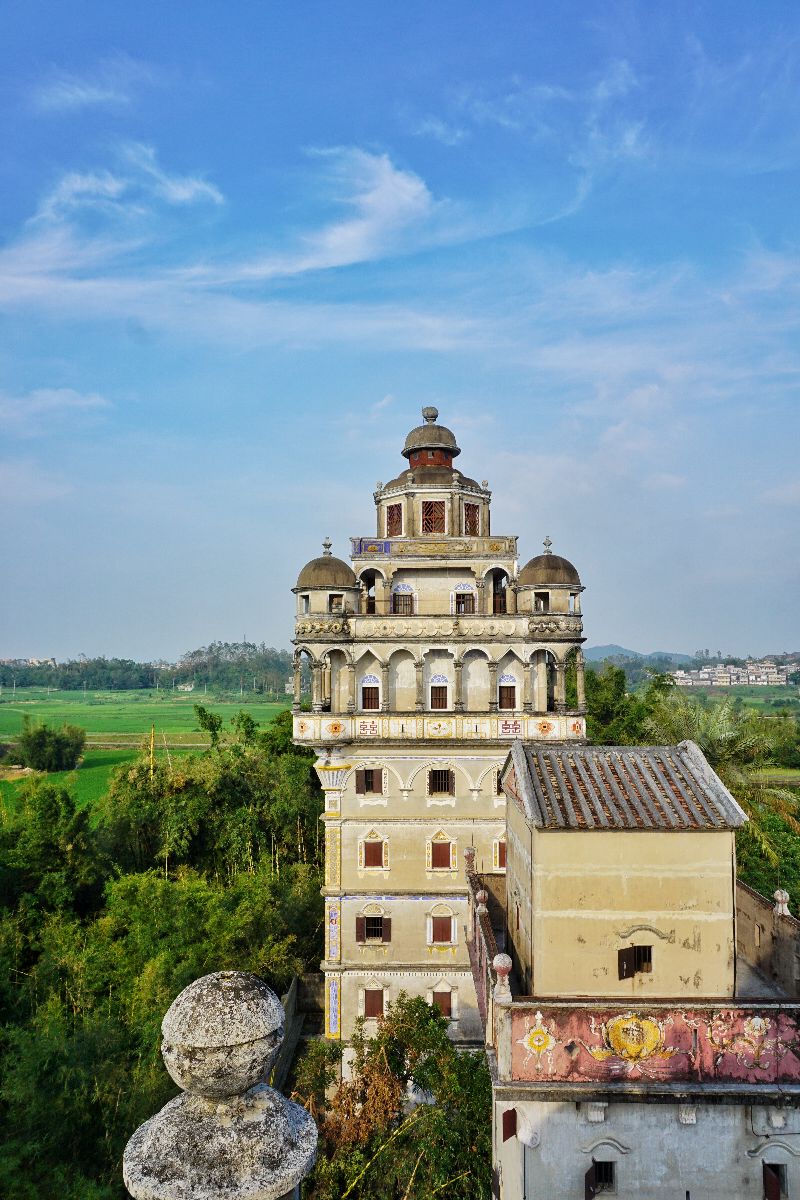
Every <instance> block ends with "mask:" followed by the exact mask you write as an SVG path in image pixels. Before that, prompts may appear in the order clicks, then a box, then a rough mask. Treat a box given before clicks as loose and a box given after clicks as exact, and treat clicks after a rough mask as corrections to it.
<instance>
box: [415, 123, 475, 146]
mask: <svg viewBox="0 0 800 1200" xmlns="http://www.w3.org/2000/svg"><path fill="white" fill-rule="evenodd" d="M411 133H412V134H414V136H415V137H430V138H433V139H434V141H437V142H441V144H442V145H443V146H459V145H460V144H461V143H462V142H464V141H466V140H467V138H468V137H469V132H468V131H467V130H466V129H464V128H463V127H462V126H460V125H454V124H451V123H450V122H448V121H443V120H442V119H441V118H440V117H422V119H421V120H419V121H417V122H416V123H415V124H414V125H413V126H412V128H411Z"/></svg>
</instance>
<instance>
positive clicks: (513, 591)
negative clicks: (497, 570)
mask: <svg viewBox="0 0 800 1200" xmlns="http://www.w3.org/2000/svg"><path fill="white" fill-rule="evenodd" d="M516 611H517V585H516V584H515V583H509V585H508V587H507V588H506V612H509V613H514V614H515V615H516Z"/></svg>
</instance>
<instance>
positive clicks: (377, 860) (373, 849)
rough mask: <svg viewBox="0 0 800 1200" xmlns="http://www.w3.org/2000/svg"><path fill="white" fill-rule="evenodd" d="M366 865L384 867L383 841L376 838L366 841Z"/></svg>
mask: <svg viewBox="0 0 800 1200" xmlns="http://www.w3.org/2000/svg"><path fill="white" fill-rule="evenodd" d="M364 866H365V867H382V866H383V841H382V840H381V841H380V842H379V841H376V840H375V839H374V838H372V839H370V841H368V842H364Z"/></svg>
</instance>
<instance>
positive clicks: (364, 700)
mask: <svg viewBox="0 0 800 1200" xmlns="http://www.w3.org/2000/svg"><path fill="white" fill-rule="evenodd" d="M379 696H380V689H379V688H376V687H367V686H365V687H362V689H361V707H362V708H364V709H368V710H374V711H376V712H377V710H378V708H379V707H380V699H379Z"/></svg>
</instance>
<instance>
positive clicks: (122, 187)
mask: <svg viewBox="0 0 800 1200" xmlns="http://www.w3.org/2000/svg"><path fill="white" fill-rule="evenodd" d="M127 187H128V183H127V181H126V180H124V179H120V178H119V177H118V176H116V175H112V174H111V172H110V171H86V172H79V171H68V172H67V174H66V175H62V177H61V179H59V181H58V183H57V184H56V186H55V187H54V188H53V189H52V190H51V191H50V192H48V194H47V195H46V196H45V197H44V199H43V200H42V201H41V203H40V205H39V208H38V211H37V213H36V216H35V218H34V219H35V220H46V221H54V220H58V219H59V218H61V217H63V216H66V215H68V214H69V213H70V211H72V210H74V209H76V208H100V209H102V208H107V207H109V206H112V205H114V204H115V203H116V201H118V200H119V199H120V197H121V196H122V195H123V193H124V192H125V191H126V189H127Z"/></svg>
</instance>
